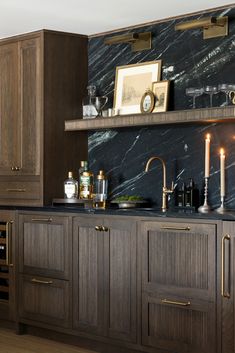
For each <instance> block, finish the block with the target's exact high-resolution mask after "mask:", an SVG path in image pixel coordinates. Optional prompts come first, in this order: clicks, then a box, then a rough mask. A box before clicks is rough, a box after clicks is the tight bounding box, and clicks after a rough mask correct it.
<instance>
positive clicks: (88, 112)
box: [82, 85, 98, 119]
mask: <svg viewBox="0 0 235 353" xmlns="http://www.w3.org/2000/svg"><path fill="white" fill-rule="evenodd" d="M87 90H88V96H86V97H85V98H84V99H83V101H82V111H83V118H84V119H86V118H95V117H96V116H97V115H98V112H97V110H96V106H95V102H96V96H95V95H96V86H93V85H91V86H88V87H87Z"/></svg>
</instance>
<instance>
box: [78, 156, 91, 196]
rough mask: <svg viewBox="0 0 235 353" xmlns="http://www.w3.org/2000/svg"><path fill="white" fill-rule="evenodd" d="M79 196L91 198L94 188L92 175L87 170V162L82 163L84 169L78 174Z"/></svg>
mask: <svg viewBox="0 0 235 353" xmlns="http://www.w3.org/2000/svg"><path fill="white" fill-rule="evenodd" d="M79 184H80V185H79V189H80V191H79V198H80V199H92V198H93V188H94V175H93V173H92V172H91V171H89V170H88V163H85V164H84V170H83V172H82V173H81V174H80V176H79Z"/></svg>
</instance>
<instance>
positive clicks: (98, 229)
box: [95, 226, 103, 232]
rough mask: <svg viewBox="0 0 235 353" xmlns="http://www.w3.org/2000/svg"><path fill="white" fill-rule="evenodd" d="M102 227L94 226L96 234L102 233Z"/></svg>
mask: <svg viewBox="0 0 235 353" xmlns="http://www.w3.org/2000/svg"><path fill="white" fill-rule="evenodd" d="M102 227H103V226H95V230H97V232H102V230H103V229H102Z"/></svg>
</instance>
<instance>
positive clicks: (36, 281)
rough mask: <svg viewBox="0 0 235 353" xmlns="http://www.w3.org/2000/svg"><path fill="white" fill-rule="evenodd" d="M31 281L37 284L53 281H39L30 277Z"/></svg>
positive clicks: (51, 282)
mask: <svg viewBox="0 0 235 353" xmlns="http://www.w3.org/2000/svg"><path fill="white" fill-rule="evenodd" d="M31 282H32V283H39V284H53V281H41V280H40V279H36V278H32V279H31Z"/></svg>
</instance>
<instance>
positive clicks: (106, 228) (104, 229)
mask: <svg viewBox="0 0 235 353" xmlns="http://www.w3.org/2000/svg"><path fill="white" fill-rule="evenodd" d="M101 228H102V229H101V230H102V231H103V232H108V230H109V229H108V227H105V226H101Z"/></svg>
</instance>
